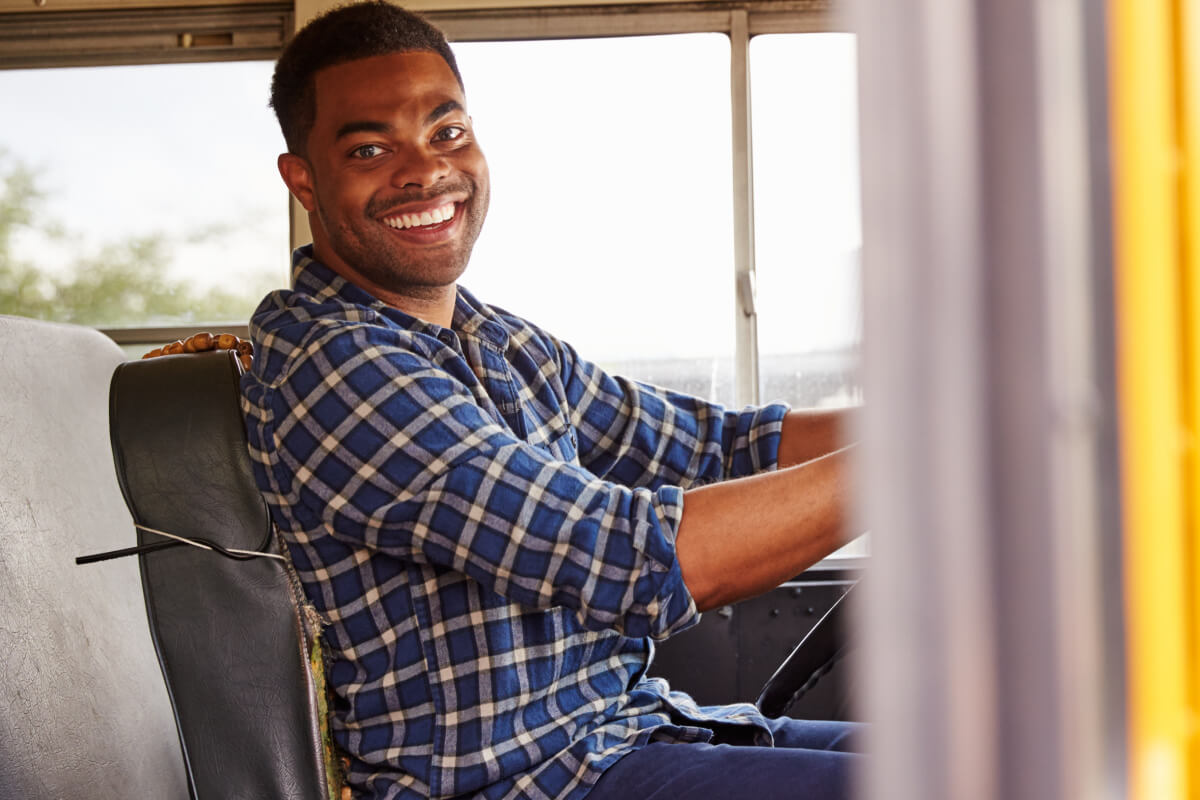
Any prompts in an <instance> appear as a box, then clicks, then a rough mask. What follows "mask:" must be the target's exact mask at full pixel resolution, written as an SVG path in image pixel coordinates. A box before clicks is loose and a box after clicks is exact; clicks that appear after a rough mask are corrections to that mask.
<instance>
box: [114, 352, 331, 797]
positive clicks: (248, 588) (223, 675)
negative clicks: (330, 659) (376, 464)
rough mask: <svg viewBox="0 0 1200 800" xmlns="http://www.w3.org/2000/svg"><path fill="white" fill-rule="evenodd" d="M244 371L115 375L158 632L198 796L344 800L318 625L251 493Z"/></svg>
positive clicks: (119, 438)
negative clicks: (331, 739) (330, 733)
mask: <svg viewBox="0 0 1200 800" xmlns="http://www.w3.org/2000/svg"><path fill="white" fill-rule="evenodd" d="M240 372H241V369H240V367H239V365H238V361H237V357H236V355H235V354H234V353H232V352H230V351H211V352H205V353H196V354H187V355H173V356H163V357H159V358H153V359H146V360H141V361H131V362H125V363H123V364H120V365H119V366H118V367H117V368H116V370H115V371H114V373H113V377H112V384H111V388H110V394H109V413H110V432H111V436H112V450H113V458H114V460H115V462H116V469H117V476H118V482H119V484H120V487H121V491H122V493H123V494H124V497H125V501H126V504H127V505H128V507H129V510H130V513H131V514H132V516H133V519H134V522H135V524H136V525H138V526H139V527H138V544H139V549H140V550H141V552H140V554H139V556H138V558H139V561H140V562H141V565H140V566H141V576H142V587H143V592H144V595H145V602H146V610H147V614H148V616H149V619H150V627H151V635H152V638H153V641H154V646H155V650H156V652H157V654H158V660H159V664H160V665H161V667H162V672H163V676H164V678H165V680H166V684H167V690H168V693H169V695H170V699H171V705H172V707H173V710H174V714H175V720H176V725H177V728H178V732H179V737H180V741H181V744H182V749H183V757H184V763H185V769H186V773H187V776H188V781H189V784H190V790H191V793H192V796H193V797H194V798H197V799H198V800H207V799H208V798H214V800H215V799H217V798H220V799H221V800H234V799H236V798H246V800H251V798H253V799H254V800H262V799H263V798H272V800H274V799H275V798H295V799H296V800H328V799H329V798H335V800H336V798H338V797H339V795H340V779H339V776H340V770H339V767H338V765H337V764H336V762H335V760H334V759H333V757H332V750H331V747H330V745H329V744H328V740H327V738H326V737H325V734H324V731H325V730H326V727H325V725H324V722H325V719H326V712H325V706H324V703H325V697H324V685H323V678H322V675H323V670H322V669H321V656H320V646H319V638H318V637H319V622H318V620H317V619H316V617H315V614H314V613H313V612H312V611H311V608H309V607H308V606H307V605H306V604H305V603H304V599H303V595H302V593H301V591H300V589H299V585H298V583H297V582H296V580H295V576H294V573H293V572H292V570H291V567H290V565H289V563H288V562H286V561H285V560H284V559H283V558H282V555H281V544H280V542H279V540H278V538H277V535H276V533H275V531H274V528H273V526H272V524H271V519H270V515H269V514H268V512H267V508H266V505H265V503H264V502H263V499H262V497H261V496H260V495H259V493H258V490H257V488H256V486H255V483H254V480H253V476H252V473H251V470H250V459H249V454H248V452H247V450H246V436H245V431H244V429H243V423H242V415H241V412H240V409H239V403H238V397H239V393H238V392H239V390H238V377H239V375H240ZM148 529H153V530H157V531H162V532H163V533H166V534H172V535H175V536H179V537H185V538H188V539H193V540H197V541H205V542H209V543H212V544H213V545H214V546H216V547H217V548H223V549H225V550H227V551H234V552H232V553H231V554H232V555H234V556H236V555H238V553H237V552H236V551H247V552H254V553H264V554H267V556H266V557H264V556H261V555H254V556H243V557H242V558H241V560H236V559H235V558H232V557H226V556H225V555H222V554H219V553H218V552H215V551H214V550H205V549H201V548H199V547H196V546H192V545H189V544H184V543H180V542H178V541H176V540H174V539H170V538H167V537H166V536H164V535H162V534H158V533H152V532H150V530H148ZM272 556H273V557H272Z"/></svg>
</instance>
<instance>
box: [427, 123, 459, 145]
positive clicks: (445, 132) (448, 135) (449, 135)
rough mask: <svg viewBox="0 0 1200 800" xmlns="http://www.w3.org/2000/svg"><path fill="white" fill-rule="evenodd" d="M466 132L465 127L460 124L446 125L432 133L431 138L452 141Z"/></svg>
mask: <svg viewBox="0 0 1200 800" xmlns="http://www.w3.org/2000/svg"><path fill="white" fill-rule="evenodd" d="M466 132H467V129H466V128H464V127H462V126H461V125H448V126H446V127H445V128H441V129H440V130H438V132H437V133H436V134H434V137H433V138H434V139H435V140H436V141H439V142H452V141H454V140H455V139H458V138H460V137H461V136H462V135H463V134H464V133H466Z"/></svg>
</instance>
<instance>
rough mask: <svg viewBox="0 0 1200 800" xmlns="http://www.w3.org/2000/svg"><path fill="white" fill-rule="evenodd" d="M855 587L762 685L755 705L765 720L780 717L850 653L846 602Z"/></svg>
mask: <svg viewBox="0 0 1200 800" xmlns="http://www.w3.org/2000/svg"><path fill="white" fill-rule="evenodd" d="M856 585H857V584H851V586H850V588H849V589H847V590H846V592H845V593H844V594H842V596H841V597H839V598H838V599H837V600H836V601H834V603H833V605H832V606H830V607H829V610H828V611H826V612H825V615H824V616H822V617H821V618H820V619H819V620H817V624H816V625H814V626H813V627H812V629H811V630H810V631H809V632H808V634H807V635H806V636H805V637H804V638H803V639H801V640H800V643H799V644H798V645H796V647H795V648H794V649H793V650H792V652H791V653H790V654H789V655H788V657H787V658H785V659H784V660H783V663H782V664H780V665H779V668H778V669H776V670H775V674H774V675H772V676H771V677H770V678H769V679H768V680H767V682H766V683H765V684H764V685H763V688H762V691H761V692H760V693H759V695H758V699H757V700H756V701H755V703H754V704H755V705H756V706H758V710H759V711H761V712H762V713H763V714H764V715H765V716H768V717H778V716H781V715H782V714H783V713H784V712H785V711H787V709H788V707H789V706H791V704H792V703H794V702H795V701H797V700H799V699H800V698H801V697H803V696H804V694H805V693H806V692H807V691H808V690H809V689H811V688H812V687H813V686H815V685H816V684H817V681H819V680H820V679H821V678H822V677H823V676H824V675H826V674H827V673H828V672H829V671H830V670H831V669H833V667H834V665H835V664H837V662H838V661H840V660H841V659H842V658H843V657H845V655H846V654H847V653H849V652H850V650H851V649H853V648H852V646H851V644H850V642H849V638H848V636H847V635H846V634H847V633H848V632H849V630H850V623H849V619H848V617H849V614H850V612H849V609H848V605H849V604H848V603H847V602H846V598H847V597H849V595H850V592H852V591H853V590H854V587H855V586H856Z"/></svg>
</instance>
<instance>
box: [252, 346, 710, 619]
mask: <svg viewBox="0 0 1200 800" xmlns="http://www.w3.org/2000/svg"><path fill="white" fill-rule="evenodd" d="M273 399H274V403H273V405H274V406H275V408H274V414H273V416H274V418H275V419H276V420H277V422H276V425H275V430H274V447H275V449H276V451H277V454H278V458H277V460H276V461H275V470H276V474H275V478H276V480H277V481H278V482H279V485H280V491H281V493H282V494H284V495H287V496H288V502H289V503H290V504H291V505H292V506H293V507H297V508H299V509H305V510H307V512H308V513H310V514H312V515H314V516H315V517H317V518H319V519H320V520H321V522H322V523H323V524H324V525H325V526H326V528H327V529H328V530H329V531H330V532H331V534H332V535H333V536H334V537H335V538H338V539H341V540H343V541H347V542H350V543H353V544H359V545H362V546H365V547H367V548H370V549H373V550H377V551H380V552H383V553H387V554H390V555H392V556H395V557H397V558H400V559H404V560H409V561H414V562H418V563H426V564H432V565H437V566H440V567H444V568H447V569H451V570H454V571H456V572H459V573H463V574H466V575H468V576H470V577H471V578H472V579H474V580H475V581H477V582H479V583H480V584H482V585H483V586H485V587H486V588H487V589H489V590H490V591H493V592H495V593H496V594H499V595H501V596H503V597H506V598H508V599H510V600H512V601H513V602H516V603H519V604H522V605H526V606H529V607H534V608H548V607H551V606H565V607H568V608H571V609H573V610H574V611H575V612H576V613H577V615H578V618H579V620H580V622H581V623H582V624H583V625H584V626H585V627H588V628H591V629H596V630H599V629H614V630H618V631H620V632H622V633H624V634H625V635H627V636H633V637H641V636H650V637H654V638H661V637H665V636H667V635H669V634H671V633H673V632H675V631H676V630H678V629H680V628H682V627H686V626H687V625H688V624H690V623H691V622H692V621H694V619H695V618H696V609H695V605H694V603H693V601H692V598H691V596H690V595H689V593H688V591H687V589H686V587H685V585H684V583H683V580H682V577H681V575H680V572H679V567H678V564H677V562H676V558H675V546H674V543H675V533H676V530H677V528H678V525H679V520H680V516H681V513H682V489H681V488H679V486H677V485H672V484H671V483H670V482H659V483H658V484H657V485H654V486H649V485H641V486H638V485H634V486H628V485H622V484H621V483H619V482H617V481H615V480H611V479H606V478H602V477H598V476H597V475H596V474H594V473H593V472H592V471H590V470H588V469H586V468H584V467H582V466H579V465H577V464H574V463H571V462H570V461H566V460H563V459H562V458H560V457H557V456H556V455H555V454H553V453H551V452H549V451H548V450H546V449H544V448H542V447H539V446H536V445H533V444H530V443H527V442H525V441H522V440H521V439H519V438H517V437H516V436H515V435H514V434H513V432H512V431H510V430H509V429H508V428H507V427H505V426H504V425H501V424H499V423H498V422H497V421H496V420H495V419H493V418H491V417H490V416H489V415H488V414H487V413H486V412H485V409H484V408H482V407H481V405H480V403H479V399H478V398H477V397H475V396H474V395H473V394H472V392H471V389H470V388H469V387H468V386H466V385H465V384H464V383H463V382H462V381H460V380H458V379H456V378H455V377H454V376H453V375H452V374H451V373H449V372H447V371H446V370H444V369H442V368H440V367H439V366H438V365H436V364H434V363H433V362H431V361H430V360H429V359H428V357H427V356H425V355H423V354H420V353H416V352H413V351H412V350H411V349H407V348H404V347H400V346H390V345H389V344H388V343H387V342H386V337H384V340H381V338H380V334H378V332H373V329H371V328H369V327H367V326H363V327H360V328H357V329H355V328H351V329H349V330H347V331H345V332H341V333H338V334H335V335H332V336H328V337H325V338H322V339H316V340H314V341H313V342H312V344H310V345H309V346H308V347H306V348H305V349H304V352H303V355H300V356H296V357H295V358H293V360H292V363H291V364H290V365H289V368H288V369H287V370H285V372H284V375H283V377H282V378H281V380H279V381H277V382H276V384H275V387H274V398H273ZM731 435H734V434H731Z"/></svg>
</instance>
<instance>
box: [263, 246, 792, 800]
mask: <svg viewBox="0 0 1200 800" xmlns="http://www.w3.org/2000/svg"><path fill="white" fill-rule="evenodd" d="M310 255H311V250H310V249H309V248H302V249H301V250H298V251H297V252H296V255H295V259H294V271H293V273H294V274H293V282H294V287H295V288H294V289H293V290H291V291H278V292H274V293H272V294H271V295H269V296H268V297H267V298H266V299H265V300H264V301H263V303H262V304H261V305H260V306H259V308H258V310H257V311H256V312H255V315H254V318H253V320H252V323H251V330H252V333H253V337H254V344H255V348H256V356H255V359H254V366H253V369H252V371H251V372H250V373H248V374H247V375H246V376H245V378H244V379H243V384H242V390H243V410H244V413H245V415H246V418H247V428H248V433H249V438H250V451H251V456H252V459H253V461H254V468H255V476H256V479H257V481H258V484H259V487H260V488H261V490H262V492H263V494H264V496H265V497H266V500H267V502H268V504H269V505H270V508H271V513H272V515H273V517H274V519H275V522H276V524H277V525H278V527H279V529H280V531H281V532H282V535H283V537H284V539H285V541H286V542H287V544H288V548H289V551H290V554H291V558H292V560H293V562H294V564H295V566H296V570H297V572H298V573H299V576H300V580H301V582H302V583H303V585H304V589H305V592H306V593H307V596H308V597H309V599H310V600H311V601H312V603H313V604H314V605H315V606H316V608H317V610H318V611H319V612H320V613H321V615H322V616H323V618H324V619H325V621H326V623H327V627H326V631H325V643H326V648H327V651H328V654H329V657H330V667H329V673H328V674H329V680H330V683H331V685H332V687H333V692H334V697H333V710H332V716H333V729H334V735H335V738H336V740H337V742H338V743H339V745H340V746H341V747H342V748H343V749H344V750H345V752H346V753H347V754H349V755H350V756H351V761H350V769H349V775H348V778H349V780H350V783H351V785H352V786H353V787H355V789H356V790H357V791H358V792H360V793H366V794H367V795H368V796H374V797H381V798H407V797H434V798H448V797H458V796H482V797H487V798H577V797H581V796H583V795H584V794H586V793H587V790H588V788H589V787H590V786H592V785H593V784H594V783H595V782H596V780H597V779H598V778H599V776H600V774H601V773H602V772H603V770H604V769H605V768H606V767H608V766H610V765H611V764H612V763H614V762H615V761H616V760H617V759H618V758H619V757H620V756H621V755H623V754H624V753H626V752H628V751H629V750H631V749H632V748H635V747H638V746H640V745H643V744H645V743H647V742H649V741H653V740H671V741H705V740H708V739H709V738H710V737H711V735H712V733H711V729H712V727H713V726H714V725H716V724H718V723H719V724H735V725H748V726H752V729H754V730H755V731H756V733H755V735H756V736H758V737H759V739H760V740H761V741H764V743H769V741H770V739H769V734H768V733H766V731H765V729H763V728H762V718H761V717H760V716H759V715H758V713H757V711H756V710H755V709H754V708H753V707H752V706H749V705H738V706H729V707H722V708H703V709H702V708H698V707H697V706H696V705H695V703H694V702H692V700H691V699H690V698H688V697H687V696H686V695H684V694H682V693H678V692H671V691H670V690H669V688H668V687H667V685H666V683H665V682H664V681H662V680H660V679H653V678H647V677H646V668H647V666H648V665H649V663H650V658H651V655H652V653H653V647H652V644H651V640H652V639H661V638H663V637H666V636H669V635H671V634H672V633H675V632H676V631H679V630H682V629H684V628H686V627H688V626H689V625H691V624H693V623H694V622H696V620H697V619H698V616H699V615H698V613H697V611H696V607H695V604H694V603H693V601H692V597H691V595H690V594H689V593H688V590H687V587H686V586H685V585H684V583H683V580H682V577H681V575H680V572H679V565H678V563H677V561H676V559H675V547H674V541H675V531H676V528H677V526H678V524H679V519H680V515H681V513H682V504H683V488H685V487H688V486H694V485H697V484H700V483H704V482H709V481H714V480H718V479H721V478H724V477H731V476H736V475H743V474H749V473H753V472H756V471H761V470H765V469H770V468H773V467H774V465H775V459H776V450H777V448H778V442H779V431H780V424H781V420H782V417H783V414H784V412H785V410H786V409H785V407H783V406H768V407H765V408H761V409H748V410H747V411H745V412H742V413H734V412H728V411H725V410H724V409H722V408H721V407H719V406H715V405H711V404H708V403H705V402H703V401H700V400H697V399H695V398H690V397H684V396H681V395H678V394H674V393H672V392H668V391H665V390H662V389H658V388H654V387H650V386H647V385H644V384H641V383H637V382H633V381H628V380H623V379H620V378H613V377H610V376H608V375H606V374H605V373H604V372H602V371H601V370H599V369H598V368H597V367H595V366H594V365H592V364H589V363H588V362H586V361H584V360H582V359H580V358H579V357H578V356H577V355H576V353H575V352H574V350H572V349H571V348H570V347H569V346H568V345H567V344H565V343H563V342H561V341H559V340H557V339H555V338H554V337H552V336H550V335H549V334H547V333H545V332H544V331H542V330H540V329H538V328H536V327H534V326H533V325H531V324H530V323H528V322H526V321H525V320H523V319H520V318H519V317H516V316H513V315H511V314H508V313H505V312H503V311H500V310H499V309H494V308H490V307H488V306H486V305H484V304H482V303H480V302H478V301H477V300H476V299H475V298H474V297H473V296H472V295H471V294H469V293H468V292H467V291H465V290H463V289H459V292H458V296H457V302H456V307H455V310H454V319H453V324H452V325H451V327H450V328H442V327H440V326H437V325H433V324H430V323H427V322H423V321H421V320H418V319H415V318H413V317H411V316H409V315H407V314H404V313H403V312H401V311H398V310H396V309H395V308H391V307H389V306H387V305H385V304H383V303H382V302H380V301H378V300H377V299H375V298H374V297H373V296H371V295H370V294H368V293H366V292H364V291H362V290H361V289H359V288H357V287H356V286H354V285H353V284H350V283H348V282H347V281H345V280H343V279H342V278H340V277H338V276H337V275H336V274H334V273H333V272H332V271H331V270H329V269H328V268H326V267H325V266H324V265H322V264H320V263H318V262H316V261H313V260H312V259H311V258H310V257H309V256H310Z"/></svg>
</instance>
